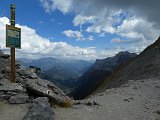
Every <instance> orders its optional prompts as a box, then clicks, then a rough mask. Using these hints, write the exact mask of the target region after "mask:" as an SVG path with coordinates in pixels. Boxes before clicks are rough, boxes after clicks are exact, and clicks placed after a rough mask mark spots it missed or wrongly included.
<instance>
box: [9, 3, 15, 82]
mask: <svg viewBox="0 0 160 120" xmlns="http://www.w3.org/2000/svg"><path fill="white" fill-rule="evenodd" d="M10 10H11V13H10V14H11V16H10V17H11V18H10V23H11V26H14V27H15V6H14V5H13V4H11V6H10ZM11 82H16V67H15V48H14V47H13V46H11Z"/></svg>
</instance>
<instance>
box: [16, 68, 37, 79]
mask: <svg viewBox="0 0 160 120" xmlns="http://www.w3.org/2000/svg"><path fill="white" fill-rule="evenodd" d="M18 74H19V75H20V76H25V77H26V78H30V79H37V78H38V76H37V75H36V73H35V72H34V70H32V69H20V70H18Z"/></svg>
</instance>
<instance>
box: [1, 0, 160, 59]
mask: <svg viewBox="0 0 160 120" xmlns="http://www.w3.org/2000/svg"><path fill="white" fill-rule="evenodd" d="M12 3H13V4H15V6H16V26H17V27H20V28H21V30H22V38H21V40H22V48H21V49H16V57H18V58H20V57H21V58H29V59H37V58H41V57H56V58H65V59H85V60H95V59H104V58H107V57H110V56H113V55H115V54H117V53H118V52H120V51H129V52H134V53H140V52H141V51H142V50H143V49H145V48H146V47H147V46H148V45H150V44H152V43H153V42H154V41H155V40H156V39H157V38H158V37H159V35H160V16H159V12H160V7H159V6H160V1H159V0H0V46H1V49H3V50H4V51H9V48H6V47H5V39H6V38H5V32H6V30H5V25H6V24H10V23H9V19H10V4H12Z"/></svg>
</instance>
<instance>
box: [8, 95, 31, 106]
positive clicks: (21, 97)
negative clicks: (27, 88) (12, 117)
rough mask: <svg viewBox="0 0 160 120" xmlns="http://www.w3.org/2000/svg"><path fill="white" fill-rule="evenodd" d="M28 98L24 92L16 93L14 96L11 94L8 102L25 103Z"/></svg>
mask: <svg viewBox="0 0 160 120" xmlns="http://www.w3.org/2000/svg"><path fill="white" fill-rule="evenodd" d="M28 100H29V96H28V95H27V94H25V93H23V94H22V93H21V94H17V95H14V96H11V97H10V99H9V103H10V104H24V103H27V102H28Z"/></svg>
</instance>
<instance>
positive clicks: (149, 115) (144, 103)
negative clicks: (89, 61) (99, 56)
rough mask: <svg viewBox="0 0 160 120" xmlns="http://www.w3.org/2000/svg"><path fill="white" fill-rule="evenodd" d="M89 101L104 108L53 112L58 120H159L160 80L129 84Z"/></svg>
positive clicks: (59, 109)
mask: <svg viewBox="0 0 160 120" xmlns="http://www.w3.org/2000/svg"><path fill="white" fill-rule="evenodd" d="M124 99H127V100H124ZM86 101H91V102H92V101H96V102H97V103H99V104H100V105H101V106H86V105H75V106H73V107H72V108H67V109H64V108H54V110H55V112H56V119H55V120H160V115H158V114H157V113H156V111H157V110H160V79H150V80H140V81H130V82H129V83H127V84H125V85H123V86H122V87H120V88H117V89H110V90H107V91H105V92H103V93H100V94H97V95H96V96H93V97H91V98H89V99H87V100H86ZM128 101H129V102H128Z"/></svg>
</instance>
